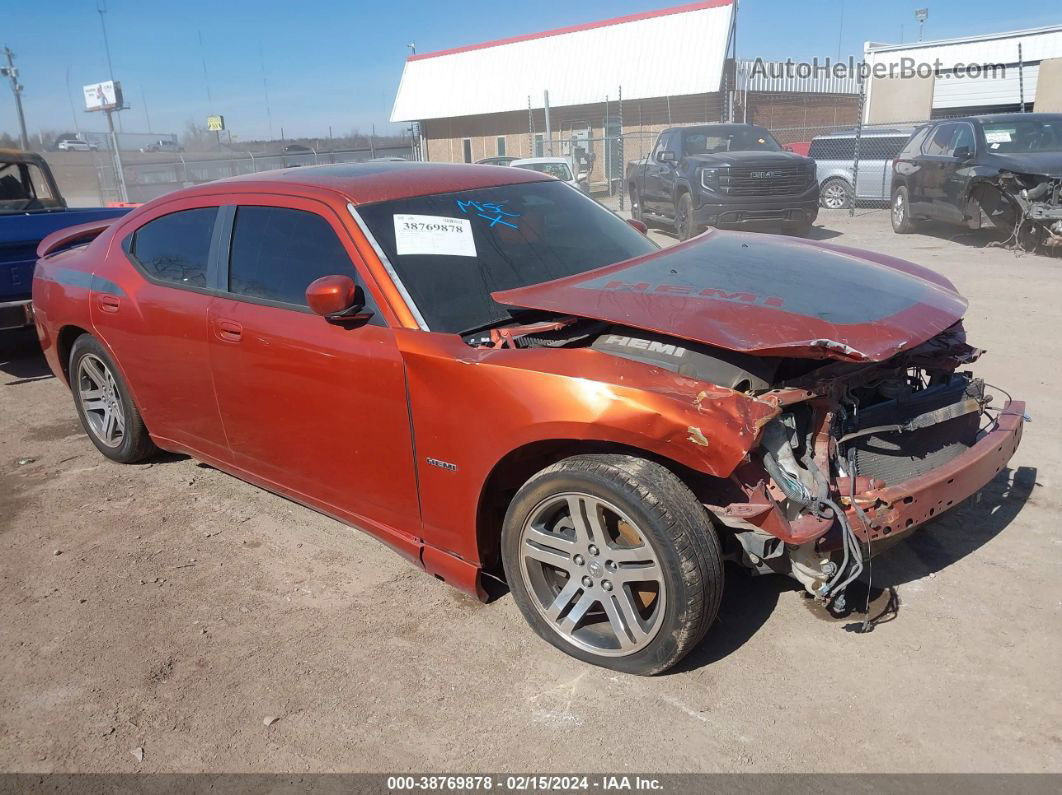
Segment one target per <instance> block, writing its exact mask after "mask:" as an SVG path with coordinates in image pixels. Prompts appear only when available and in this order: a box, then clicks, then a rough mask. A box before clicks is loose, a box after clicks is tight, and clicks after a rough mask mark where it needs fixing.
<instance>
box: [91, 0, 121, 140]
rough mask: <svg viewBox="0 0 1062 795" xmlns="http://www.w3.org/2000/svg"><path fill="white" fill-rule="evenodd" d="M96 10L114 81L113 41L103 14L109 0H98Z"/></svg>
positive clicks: (109, 68)
mask: <svg viewBox="0 0 1062 795" xmlns="http://www.w3.org/2000/svg"><path fill="white" fill-rule="evenodd" d="M96 11H98V12H99V15H100V27H101V28H102V29H103V50H104V52H106V53H107V74H108V75H109V76H110V78H111V82H112V83H113V82H114V66H113V65H112V64H111V42H110V39H108V38H107V22H106V20H104V18H103V15H104V14H106V13H107V0H96ZM118 129H119V130H121V129H122V117H121V116H119V117H118Z"/></svg>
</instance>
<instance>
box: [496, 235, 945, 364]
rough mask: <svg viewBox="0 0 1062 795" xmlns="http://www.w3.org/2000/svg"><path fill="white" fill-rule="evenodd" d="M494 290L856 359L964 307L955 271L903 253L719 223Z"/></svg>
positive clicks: (881, 356)
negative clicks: (592, 266)
mask: <svg viewBox="0 0 1062 795" xmlns="http://www.w3.org/2000/svg"><path fill="white" fill-rule="evenodd" d="M493 298H494V300H496V301H498V302H499V303H502V304H506V305H509V306H517V307H524V308H528V309H539V310H544V311H549V312H558V313H562V314H566V315H576V316H580V317H586V318H593V319H597V320H604V321H607V322H610V323H615V324H618V325H623V326H628V327H633V328H638V329H642V330H646V331H654V332H657V333H660V334H667V335H669V336H672V337H677V338H679V339H684V340H690V341H693V342H699V343H703V344H705V345H711V346H714V347H718V348H725V349H727V350H732V351H742V352H746V353H752V354H757V355H763V356H790V357H797V358H816V359H818V358H832V359H839V360H843V361H854V362H873V361H883V360H885V359H888V358H889V357H891V356H893V355H895V354H896V353H898V352H899V351H901V350H904V349H907V348H912V347H914V346H916V345H918V344H920V343H922V342H925V341H926V340H928V339H930V338H931V337H933V336H935V335H937V334H938V333H940V332H941V331H943V330H944V329H946V328H948V327H949V326H952V325H954V324H955V323H956V322H957V321H958V320H960V319H961V318H962V316H963V313H964V312H965V310H966V300H965V299H964V298H963V297H962V296H960V295H959V294H958V293H957V292H956V290H955V287H954V286H953V285H952V284H951V282H949V281H948V280H947V279H945V278H944V277H943V276H940V275H939V274H936V273H934V272H932V271H930V270H928V269H926V268H923V267H921V266H919V265H915V264H913V263H910V262H905V261H904V260H899V259H895V258H893V257H889V256H886V255H883V254H876V253H872V252H869V251H860V250H858V249H852V248H847V247H844V246H834V245H830V244H826V243H816V242H812V241H806V240H800V239H796V238H786V237H781V236H777V235H761V234H754V233H740V232H720V231H710V232H707V233H705V234H703V235H701V236H699V237H696V238H694V239H693V240H690V241H688V242H686V243H683V244H680V245H677V246H673V247H671V248H668V249H662V250H660V251H657V252H654V253H652V254H647V255H645V256H642V257H637V258H635V259H630V260H625V261H623V262H619V263H616V264H614V265H608V266H606V267H604V268H598V269H596V270H593V271H588V272H586V273H581V274H578V275H576V276H570V277H567V278H564V279H557V280H555V281H551V282H545V283H543V284H537V285H531V286H529V287H521V288H517V289H515V290H504V291H501V292H496V293H494V294H493Z"/></svg>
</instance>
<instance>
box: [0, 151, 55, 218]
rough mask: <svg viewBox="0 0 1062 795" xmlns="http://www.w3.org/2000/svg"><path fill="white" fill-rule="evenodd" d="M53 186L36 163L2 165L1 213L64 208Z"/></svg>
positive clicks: (0, 177)
mask: <svg viewBox="0 0 1062 795" xmlns="http://www.w3.org/2000/svg"><path fill="white" fill-rule="evenodd" d="M62 206H63V205H62V202H60V201H59V197H58V196H56V195H55V191H54V190H53V189H52V184H51V182H50V181H49V180H48V178H47V176H46V175H45V173H44V171H42V170H41V168H40V166H38V165H36V164H34V163H0V213H24V212H30V211H33V210H54V209H56V208H59V207H62Z"/></svg>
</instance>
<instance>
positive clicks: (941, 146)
mask: <svg viewBox="0 0 1062 795" xmlns="http://www.w3.org/2000/svg"><path fill="white" fill-rule="evenodd" d="M959 129H960V126H959V125H958V124H941V125H940V126H939V127H937V129H936V130H934V131H933V135H932V136H931V137H930V138H929V140H928V141H926V145H925V146H924V147H922V152H923V153H925V154H927V155H937V156H942V157H947V156H949V155H951V154H952V153H953V152H954V151H955V136H956V135H957V134H958V132H959Z"/></svg>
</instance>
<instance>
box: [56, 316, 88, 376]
mask: <svg viewBox="0 0 1062 795" xmlns="http://www.w3.org/2000/svg"><path fill="white" fill-rule="evenodd" d="M82 334H92V332H91V331H89V330H88V329H85V328H82V327H81V326H77V325H74V324H68V325H66V326H63V327H62V328H61V329H59V333H58V334H57V335H56V337H55V353H56V356H58V357H59V367H61V368H62V372H63V377H64V378H65V379H66V383H67V386H69V385H70V352H71V351H72V350H73V349H74V343H75V342H76V341H77V338H78V337H80V336H81V335H82Z"/></svg>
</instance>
